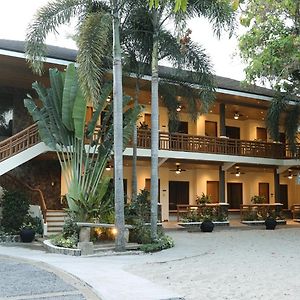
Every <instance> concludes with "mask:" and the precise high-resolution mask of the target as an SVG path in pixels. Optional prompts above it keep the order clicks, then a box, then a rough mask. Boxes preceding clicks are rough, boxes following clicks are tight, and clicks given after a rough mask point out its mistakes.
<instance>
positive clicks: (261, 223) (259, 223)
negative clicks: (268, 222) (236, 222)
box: [241, 220, 286, 226]
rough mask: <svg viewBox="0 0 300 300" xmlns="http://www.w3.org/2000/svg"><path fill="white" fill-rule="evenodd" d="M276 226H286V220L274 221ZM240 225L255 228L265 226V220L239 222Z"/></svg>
mask: <svg viewBox="0 0 300 300" xmlns="http://www.w3.org/2000/svg"><path fill="white" fill-rule="evenodd" d="M276 222H277V224H278V225H286V220H276ZM241 223H242V224H245V225H251V226H257V225H265V220H256V221H241Z"/></svg>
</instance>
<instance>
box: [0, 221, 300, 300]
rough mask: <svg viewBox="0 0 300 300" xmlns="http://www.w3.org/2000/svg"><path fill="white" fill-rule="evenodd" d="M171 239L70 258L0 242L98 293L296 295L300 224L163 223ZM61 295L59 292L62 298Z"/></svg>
mask: <svg viewBox="0 0 300 300" xmlns="http://www.w3.org/2000/svg"><path fill="white" fill-rule="evenodd" d="M168 234H169V235H171V236H172V237H173V238H174V240H175V244H176V246H175V247H174V248H172V249H169V250H165V251H162V252H159V253H155V254H140V255H122V256H89V257H70V256H62V255H56V254H48V253H45V252H44V251H42V250H31V249H25V248H23V247H16V246H14V247H11V246H9V247H8V246H3V245H2V246H0V255H10V256H12V257H18V258H26V259H31V260H33V261H41V262H44V263H47V264H48V265H49V266H52V267H55V268H59V269H61V270H64V271H66V272H68V273H70V274H72V275H75V276H76V277H78V278H80V279H81V280H83V281H85V282H87V283H88V284H89V285H91V287H92V288H93V290H94V291H95V292H96V293H97V294H98V295H99V297H101V299H102V300H107V299H109V300H113V299H123V300H126V299H131V300H132V299H134V300H147V299H149V300H150V299H151V300H161V299H180V298H182V299H186V300H198V299H218V300H222V299H230V300H240V299H243V300H250V299H251V300H252V299H263V300H268V299H289V300H296V299H299V295H300V273H299V270H300V251H299V249H300V227H299V226H297V224H293V225H282V226H278V227H277V228H276V230H274V231H267V230H265V229H264V228H263V227H248V226H242V227H238V226H231V227H228V228H226V227H222V228H216V229H215V231H214V232H213V233H201V232H192V233H189V232H186V231H184V230H174V229H172V230H169V231H168ZM62 299H63V298H62Z"/></svg>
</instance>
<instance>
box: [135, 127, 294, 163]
mask: <svg viewBox="0 0 300 300" xmlns="http://www.w3.org/2000/svg"><path fill="white" fill-rule="evenodd" d="M138 147H139V148H151V131H150V130H139V131H138ZM159 149H161V150H171V151H186V152H201V153H212V154H224V155H239V156H251V157H264V158H276V159H284V158H285V159H287V158H298V157H300V145H299V144H298V145H297V150H296V152H295V154H292V153H291V152H290V151H289V150H288V149H287V146H286V145H285V144H282V143H267V142H260V141H245V140H237V139H229V138H218V137H209V136H197V135H189V134H181V133H168V132H160V133H159Z"/></svg>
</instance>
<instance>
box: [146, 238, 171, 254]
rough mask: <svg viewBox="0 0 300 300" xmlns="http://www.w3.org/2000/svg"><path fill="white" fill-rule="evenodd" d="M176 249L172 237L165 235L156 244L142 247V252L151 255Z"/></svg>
mask: <svg viewBox="0 0 300 300" xmlns="http://www.w3.org/2000/svg"><path fill="white" fill-rule="evenodd" d="M172 247H174V241H173V239H172V238H171V237H169V236H167V235H163V236H161V237H159V238H158V240H157V241H156V242H154V243H150V244H144V245H141V247H140V250H142V251H144V252H146V253H150V252H157V251H161V250H164V249H169V248H172Z"/></svg>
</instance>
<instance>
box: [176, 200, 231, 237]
mask: <svg viewBox="0 0 300 300" xmlns="http://www.w3.org/2000/svg"><path fill="white" fill-rule="evenodd" d="M202 198H204V195H202ZM202 198H201V199H202ZM197 203H199V205H196V206H192V205H189V206H187V211H186V212H185V213H184V214H182V215H181V216H180V218H179V222H178V225H179V226H182V227H184V228H186V229H188V230H189V231H198V230H199V231H200V226H201V224H202V222H203V221H204V220H209V221H212V222H213V224H214V225H215V226H229V221H228V205H227V204H226V203H224V204H223V203H222V204H221V203H203V202H199V201H197Z"/></svg>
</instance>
